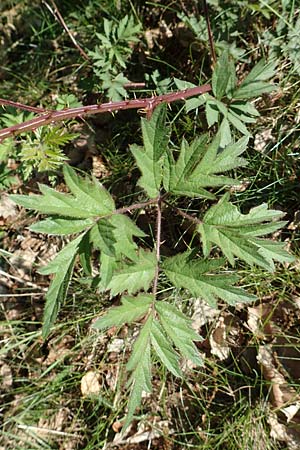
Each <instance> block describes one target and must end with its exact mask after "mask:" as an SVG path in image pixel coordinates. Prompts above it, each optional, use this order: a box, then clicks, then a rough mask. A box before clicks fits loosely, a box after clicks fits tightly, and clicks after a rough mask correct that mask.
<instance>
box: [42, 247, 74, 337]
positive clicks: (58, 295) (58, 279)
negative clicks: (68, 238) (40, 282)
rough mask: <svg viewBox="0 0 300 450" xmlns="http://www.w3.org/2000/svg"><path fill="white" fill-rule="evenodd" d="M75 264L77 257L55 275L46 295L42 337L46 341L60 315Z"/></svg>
mask: <svg viewBox="0 0 300 450" xmlns="http://www.w3.org/2000/svg"><path fill="white" fill-rule="evenodd" d="M74 262H75V256H74V258H73V259H72V260H71V261H69V264H68V265H67V266H65V267H64V268H63V269H61V271H59V272H57V273H56V274H55V277H54V278H53V280H52V282H51V284H50V286H49V289H48V292H47V294H46V304H45V309H44V315H43V329H42V336H43V338H44V339H46V337H47V336H48V335H49V333H50V330H51V327H52V325H53V324H54V322H55V320H56V318H57V315H58V313H59V310H60V307H61V305H62V304H63V302H64V300H65V298H66V295H67V291H68V287H69V283H70V279H71V276H72V272H73V267H74Z"/></svg>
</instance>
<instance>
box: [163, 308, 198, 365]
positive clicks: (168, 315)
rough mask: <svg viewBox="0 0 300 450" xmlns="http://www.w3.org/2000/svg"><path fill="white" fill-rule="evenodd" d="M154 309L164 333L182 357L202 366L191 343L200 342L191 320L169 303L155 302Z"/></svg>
mask: <svg viewBox="0 0 300 450" xmlns="http://www.w3.org/2000/svg"><path fill="white" fill-rule="evenodd" d="M155 309H156V311H157V313H158V315H159V319H160V322H161V324H162V327H163V329H164V331H165V333H166V334H167V335H168V336H169V337H170V339H171V340H172V341H173V343H174V345H175V346H176V347H177V348H178V350H179V351H180V353H181V354H182V356H184V357H185V358H187V359H189V360H191V361H192V362H193V363H194V364H197V365H199V366H202V365H203V361H202V358H201V357H200V355H199V352H198V350H197V348H196V346H195V344H194V343H193V341H202V338H201V337H200V336H199V334H197V333H196V332H195V331H194V330H193V328H192V327H191V320H190V319H188V318H187V317H186V316H185V315H184V314H182V312H180V311H179V310H178V309H177V308H176V307H175V306H173V305H170V304H169V303H165V302H157V303H156V305H155Z"/></svg>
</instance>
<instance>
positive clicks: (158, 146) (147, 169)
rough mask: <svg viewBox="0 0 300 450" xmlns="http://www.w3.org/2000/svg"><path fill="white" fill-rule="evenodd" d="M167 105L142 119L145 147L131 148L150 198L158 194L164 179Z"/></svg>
mask: <svg viewBox="0 0 300 450" xmlns="http://www.w3.org/2000/svg"><path fill="white" fill-rule="evenodd" d="M165 121H166V105H160V106H159V107H158V108H156V109H155V111H154V112H153V114H152V117H151V119H150V120H147V119H142V132H143V142H144V147H139V146H138V145H131V147H130V150H131V152H132V154H133V156H134V158H135V160H136V163H137V165H138V167H139V169H140V171H141V172H142V176H141V178H140V179H139V182H138V184H139V186H141V187H142V188H143V189H145V191H146V192H147V194H148V195H149V197H150V198H154V197H156V196H157V195H158V193H159V189H160V185H161V180H162V159H163V158H162V156H163V155H164V154H165V153H166V150H167V144H168V131H167V130H166V124H165Z"/></svg>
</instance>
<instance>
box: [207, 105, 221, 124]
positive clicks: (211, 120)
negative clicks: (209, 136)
mask: <svg viewBox="0 0 300 450" xmlns="http://www.w3.org/2000/svg"><path fill="white" fill-rule="evenodd" d="M205 114H206V120H207V125H208V126H209V127H211V126H213V125H214V124H215V123H218V120H219V115H220V113H219V109H218V107H217V106H216V103H215V101H214V100H211V101H208V102H206V105H205Z"/></svg>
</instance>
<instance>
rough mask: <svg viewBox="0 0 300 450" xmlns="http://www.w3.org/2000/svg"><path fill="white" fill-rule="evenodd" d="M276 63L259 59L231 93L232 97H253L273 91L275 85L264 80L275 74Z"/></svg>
mask: <svg viewBox="0 0 300 450" xmlns="http://www.w3.org/2000/svg"><path fill="white" fill-rule="evenodd" d="M276 65H277V63H276V61H270V62H269V63H266V62H265V60H264V59H262V60H260V61H259V62H258V63H257V64H256V65H255V66H254V67H253V69H252V70H251V72H250V73H249V74H248V75H247V77H246V78H245V79H244V81H243V82H242V83H241V84H240V86H239V88H238V89H237V90H236V91H235V92H234V93H233V97H234V99H247V98H254V97H258V96H259V95H261V94H264V93H267V92H272V91H274V90H275V89H276V86H275V85H273V84H270V83H269V82H266V81H267V80H269V79H271V78H272V77H274V75H275V74H276Z"/></svg>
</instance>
